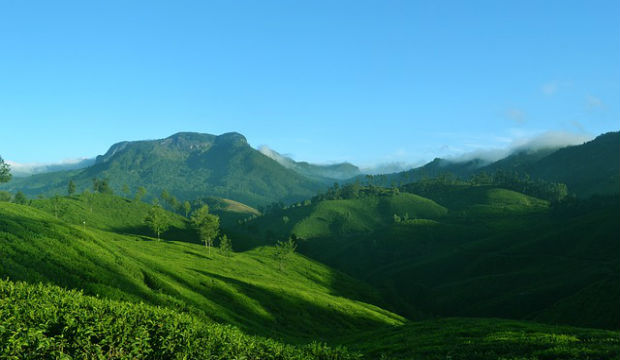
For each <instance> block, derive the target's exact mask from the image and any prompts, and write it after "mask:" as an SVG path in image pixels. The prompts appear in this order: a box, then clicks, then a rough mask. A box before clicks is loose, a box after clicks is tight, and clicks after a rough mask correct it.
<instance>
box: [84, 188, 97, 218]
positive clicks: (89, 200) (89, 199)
mask: <svg viewBox="0 0 620 360" xmlns="http://www.w3.org/2000/svg"><path fill="white" fill-rule="evenodd" d="M82 199H83V200H84V202H86V206H88V210H89V211H90V212H91V213H92V212H93V204H94V203H95V194H93V193H91V192H90V191H88V189H86V190H84V192H82Z"/></svg>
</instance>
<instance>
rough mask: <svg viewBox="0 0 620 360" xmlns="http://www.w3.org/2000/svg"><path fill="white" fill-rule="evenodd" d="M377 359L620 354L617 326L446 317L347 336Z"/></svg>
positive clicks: (347, 340) (512, 358)
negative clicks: (610, 328)
mask: <svg viewBox="0 0 620 360" xmlns="http://www.w3.org/2000/svg"><path fill="white" fill-rule="evenodd" d="M342 340H343V342H344V343H346V344H349V346H350V348H351V349H355V350H359V351H361V352H362V353H364V354H366V356H367V357H368V358H373V359H380V358H386V359H428V360H444V359H454V360H457V359H463V360H465V359H481V360H483V359H488V360H495V359H506V360H509V359H510V360H517V359H532V360H533V359H556V360H559V359H617V358H618V356H620V338H619V336H618V333H617V332H615V331H606V330H595V329H583V328H574V327H568V326H561V327H559V326H550V325H545V324H537V323H531V322H522V321H514V320H502V319H480V318H477V319H476V318H444V319H436V320H425V321H420V322H413V323H409V324H407V325H405V326H402V327H393V328H391V329H388V328H384V329H380V330H377V331H369V332H365V333H358V334H354V335H352V336H347V337H345V338H343V339H342Z"/></svg>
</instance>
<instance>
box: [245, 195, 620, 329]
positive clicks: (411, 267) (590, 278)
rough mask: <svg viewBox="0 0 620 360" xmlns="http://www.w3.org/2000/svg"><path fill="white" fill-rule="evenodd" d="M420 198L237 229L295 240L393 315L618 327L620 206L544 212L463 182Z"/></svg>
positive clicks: (614, 202) (300, 210) (330, 206)
mask: <svg viewBox="0 0 620 360" xmlns="http://www.w3.org/2000/svg"><path fill="white" fill-rule="evenodd" d="M426 196H428V198H423V197H420V196H416V195H414V194H407V193H403V192H402V191H401V192H400V193H399V194H397V195H391V196H388V197H386V196H379V197H376V196H370V197H364V198H359V199H349V200H325V201H319V202H317V203H313V204H311V205H308V206H301V207H293V208H289V209H285V210H282V211H280V212H276V213H272V214H267V215H265V216H263V217H259V218H257V219H255V220H252V221H248V222H247V223H246V224H243V225H241V226H239V227H238V229H237V231H238V232H239V234H240V235H239V236H240V238H244V239H245V243H244V245H245V246H248V247H252V246H258V245H260V244H265V243H270V242H272V241H274V239H283V238H284V239H285V238H287V237H288V236H291V235H293V234H294V235H295V237H297V238H300V239H301V240H300V246H299V249H300V251H301V252H302V253H304V254H305V255H307V256H309V257H311V258H313V259H316V260H318V261H321V262H323V263H325V264H328V265H330V266H332V267H334V268H337V269H339V270H342V271H344V272H346V273H348V274H349V275H352V276H354V277H357V278H359V279H361V280H363V281H366V282H369V283H370V284H373V285H374V286H375V287H376V288H377V289H379V290H380V291H381V292H382V294H383V296H384V297H387V298H388V299H389V300H390V304H391V309H393V310H395V311H397V312H400V313H403V314H407V315H408V316H410V317H413V318H420V317H426V316H429V315H430V314H434V315H441V316H494V317H507V318H516V319H539V320H544V321H548V322H551V323H563V324H572V325H580V326H593V327H607V328H617V327H618V323H620V311H618V309H617V306H615V304H616V303H617V302H618V301H620V291H619V289H620V286H619V285H620V278H619V276H618V274H619V273H620V256H619V255H618V254H619V253H620V244H618V241H617V239H618V238H620V222H619V220H618V219H620V201H619V200H618V198H617V197H611V198H607V197H605V198H596V199H593V200H590V201H589V202H587V201H581V200H575V201H574V202H572V203H564V204H560V205H557V206H555V205H554V207H550V205H549V203H548V202H546V201H543V200H540V199H537V198H533V197H531V196H527V195H524V194H521V193H518V192H515V191H511V190H506V189H500V188H493V187H490V186H469V185H467V186H458V185H454V186H445V187H442V188H441V191H437V192H434V193H428V194H426ZM386 204H391V205H390V206H386ZM395 204H399V206H398V207H396V206H394V205H395ZM284 219H286V220H287V221H284ZM260 230H262V231H263V232H261V231H260ZM588 302H592V303H595V304H597V305H596V306H595V307H593V308H587V307H586V305H585V304H587V303H588ZM584 307H586V308H584Z"/></svg>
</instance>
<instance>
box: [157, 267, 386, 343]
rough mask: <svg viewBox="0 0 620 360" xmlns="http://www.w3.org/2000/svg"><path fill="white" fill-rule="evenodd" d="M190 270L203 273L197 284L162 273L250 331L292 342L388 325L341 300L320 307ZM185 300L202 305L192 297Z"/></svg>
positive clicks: (227, 319)
mask: <svg viewBox="0 0 620 360" xmlns="http://www.w3.org/2000/svg"><path fill="white" fill-rule="evenodd" d="M191 270H192V271H194V272H196V273H198V274H200V275H203V276H205V277H206V278H205V279H204V280H203V281H201V282H200V286H196V285H195V284H191V283H190V282H188V281H186V280H185V279H184V278H183V277H181V276H179V275H178V274H174V273H170V272H162V274H163V275H165V276H167V277H170V278H171V279H173V280H174V281H177V282H179V283H181V284H183V285H184V286H185V287H187V288H188V289H191V290H192V291H194V292H196V293H198V294H200V295H202V296H203V297H205V298H207V299H209V300H211V301H213V302H215V303H216V304H218V305H220V306H222V308H223V309H224V311H223V312H222V314H221V316H220V318H219V319H218V320H220V321H225V322H232V323H233V324H234V325H237V326H239V327H241V328H242V329H243V330H244V331H245V332H247V333H249V334H255V335H261V336H268V337H274V338H281V339H283V340H285V341H289V342H294V343H298V342H299V341H300V340H301V339H305V340H321V341H329V339H332V338H334V337H335V336H337V335H341V334H343V333H346V332H347V331H359V330H360V329H373V328H377V327H382V326H386V325H387V324H386V323H385V322H382V321H380V320H377V319H372V318H367V317H359V316H355V315H353V314H347V313H345V312H344V310H338V307H339V306H340V304H337V303H334V304H328V305H327V306H326V307H323V306H320V305H317V304H316V303H314V302H313V301H312V298H311V297H310V296H308V298H307V299H304V298H300V297H298V296H295V295H292V294H290V293H289V292H286V291H285V290H284V289H278V290H276V289H275V288H274V289H269V288H265V287H262V286H258V285H254V284H250V283H246V282H243V281H240V280H237V279H234V278H230V277H226V276H223V275H219V274H215V273H212V272H209V271H205V270H200V269H191ZM218 283H219V284H218ZM222 284H224V286H222ZM218 285H219V286H218ZM225 289H226V290H225ZM228 289H230V290H228ZM185 300H186V301H187V302H188V303H191V304H193V305H196V306H201V304H198V303H196V302H195V301H192V300H191V299H185ZM305 340H302V342H303V341H305Z"/></svg>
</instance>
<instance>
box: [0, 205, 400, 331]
mask: <svg viewBox="0 0 620 360" xmlns="http://www.w3.org/2000/svg"><path fill="white" fill-rule="evenodd" d="M128 206H129V205H128ZM136 207H138V208H142V207H143V205H141V204H137V205H136ZM104 211H105V210H104V208H103V207H101V208H94V209H93V212H94V213H95V212H104ZM109 211H118V209H116V210H112V209H110V210H109ZM0 214H1V215H2V216H0V253H2V254H3V256H2V262H1V263H0V274H2V276H8V277H9V278H10V279H13V280H24V281H30V282H39V281H42V282H48V283H53V284H57V285H60V286H63V287H67V288H73V289H83V290H84V291H85V292H86V293H87V294H92V295H95V294H98V295H100V296H103V297H107V298H111V299H116V300H129V301H144V302H147V303H150V304H153V305H163V306H168V307H172V308H177V309H183V310H184V311H189V312H193V313H197V314H199V315H201V316H204V317H208V318H211V319H215V320H218V321H221V322H224V323H229V324H233V325H236V326H238V327H240V328H242V329H244V330H245V331H247V332H251V333H255V334H266V335H270V336H274V337H282V338H286V339H288V340H290V341H306V340H307V339H323V338H329V337H331V336H333V335H334V334H336V333H339V332H342V331H349V330H352V329H358V328H371V327H377V326H384V325H393V324H401V323H402V322H403V321H404V319H403V318H402V317H400V316H398V315H395V314H393V313H390V312H389V311H386V310H383V309H382V308H380V307H378V306H376V305H372V303H374V304H381V303H382V299H381V297H380V296H379V295H378V294H377V293H376V292H375V291H374V290H373V289H372V288H370V287H369V286H367V285H365V284H363V283H360V282H359V281H356V280H354V279H353V278H351V277H349V276H346V275H344V274H342V273H340V272H337V271H333V270H331V269H329V268H328V267H326V266H324V265H321V264H319V263H317V262H314V261H311V260H309V259H307V258H304V257H303V256H299V255H294V256H293V257H292V258H291V259H290V260H289V262H287V263H286V264H285V267H284V269H283V270H280V269H279V265H278V263H277V261H276V260H275V258H274V256H273V248H271V247H263V248H256V249H254V250H252V251H249V252H244V253H235V254H233V256H231V257H228V256H223V255H221V254H219V253H218V251H217V250H216V249H214V250H212V251H211V253H209V252H208V250H207V249H206V248H205V247H204V246H202V245H199V244H193V243H189V242H177V241H160V242H158V241H155V240H154V239H153V238H150V237H146V236H144V235H131V234H118V233H114V232H110V231H105V230H100V229H95V228H89V227H88V226H87V227H86V229H84V228H83V226H80V225H70V224H67V223H65V222H63V221H62V220H60V219H56V218H54V217H53V216H51V215H50V214H47V213H45V212H43V211H40V210H37V209H34V208H32V207H27V206H21V205H15V204H7V203H2V204H0ZM130 218H131V216H129V215H128V217H127V219H130ZM135 218H136V219H138V218H139V217H138V216H135ZM104 225H105V226H104ZM100 226H101V227H106V226H108V227H110V228H114V226H115V224H114V222H113V221H112V220H110V221H109V222H108V223H106V224H101V225H100ZM164 238H165V237H164ZM233 241H234V240H233ZM317 323H320V324H321V326H317V325H316V324H317Z"/></svg>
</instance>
